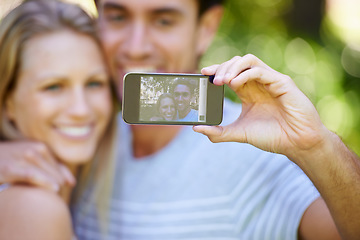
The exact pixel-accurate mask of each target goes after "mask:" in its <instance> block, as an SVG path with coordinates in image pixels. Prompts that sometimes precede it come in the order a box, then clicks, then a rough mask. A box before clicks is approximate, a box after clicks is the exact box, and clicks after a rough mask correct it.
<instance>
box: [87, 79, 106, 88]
mask: <svg viewBox="0 0 360 240" xmlns="http://www.w3.org/2000/svg"><path fill="white" fill-rule="evenodd" d="M87 86H88V87H90V88H100V87H103V86H104V82H102V81H91V82H88V83H87Z"/></svg>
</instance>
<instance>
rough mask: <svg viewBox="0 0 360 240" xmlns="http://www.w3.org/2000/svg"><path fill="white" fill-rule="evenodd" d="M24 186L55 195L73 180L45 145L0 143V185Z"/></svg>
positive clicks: (35, 143) (72, 182) (27, 142)
mask: <svg viewBox="0 0 360 240" xmlns="http://www.w3.org/2000/svg"><path fill="white" fill-rule="evenodd" d="M19 182H22V183H28V184H31V185H35V186H39V187H43V188H46V189H50V190H53V191H57V190H58V189H59V188H60V186H61V185H63V184H65V183H67V184H68V185H71V186H73V185H74V184H75V179H74V177H73V176H72V174H71V173H70V171H69V170H68V169H67V168H66V167H65V166H64V165H62V164H60V163H58V162H57V161H56V159H55V158H54V157H53V156H52V154H51V152H50V150H49V149H48V148H47V146H46V145H45V144H42V143H39V142H31V141H23V142H1V143H0V184H1V183H19Z"/></svg>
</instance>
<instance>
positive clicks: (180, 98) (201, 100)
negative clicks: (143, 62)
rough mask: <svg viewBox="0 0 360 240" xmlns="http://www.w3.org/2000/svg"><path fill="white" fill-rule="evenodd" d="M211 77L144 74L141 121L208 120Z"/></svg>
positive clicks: (141, 84) (141, 90)
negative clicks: (208, 83) (208, 90)
mask: <svg viewBox="0 0 360 240" xmlns="http://www.w3.org/2000/svg"><path fill="white" fill-rule="evenodd" d="M207 82H208V78H205V77H204V78H198V77H197V78H195V77H194V78H191V77H186V78H185V77H177V78H173V77H169V76H142V77H141V83H140V108H139V120H140V121H184V122H205V121H206V99H207Z"/></svg>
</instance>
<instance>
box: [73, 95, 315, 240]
mask: <svg viewBox="0 0 360 240" xmlns="http://www.w3.org/2000/svg"><path fill="white" fill-rule="evenodd" d="M240 110H241V106H240V105H238V104H233V103H230V102H228V101H226V102H225V107H224V124H228V123H230V122H232V121H233V120H234V119H235V118H237V117H238V116H239V114H240ZM119 122H120V123H119V124H120V125H121V127H120V133H119V144H118V146H119V149H118V150H119V153H118V158H117V160H118V161H117V167H116V169H115V171H116V176H115V179H114V180H115V184H114V189H113V196H112V200H111V203H110V206H109V207H110V211H109V212H110V215H109V222H110V224H109V235H108V236H107V237H105V236H104V235H102V234H103V233H101V230H100V227H99V225H100V224H99V222H98V218H97V212H96V210H95V207H94V205H93V203H92V202H91V201H89V199H88V194H89V192H90V191H88V192H87V193H85V194H84V195H83V197H82V199H81V200H80V202H79V203H78V204H77V205H76V206H73V208H72V211H73V221H74V229H75V232H76V234H77V236H78V238H79V240H85V239H88V240H90V239H147V240H149V239H150V240H158V239H159V240H160V239H167V240H168V239H187V240H195V239H211V240H215V239H219V240H220V239H229V240H230V239H234V240H235V239H243V240H266V239H274V240H281V239H284V240H291V239H297V229H298V226H299V223H300V220H301V217H302V215H303V213H304V211H305V210H306V209H307V208H308V206H309V205H310V204H311V203H312V202H313V201H314V200H315V199H316V198H318V197H319V193H318V192H317V190H316V189H315V187H314V186H313V184H312V183H311V181H310V180H309V179H308V178H307V177H306V175H305V174H304V173H303V172H302V171H301V169H299V168H298V167H297V166H296V165H295V164H294V163H292V162H291V161H289V160H288V159H287V158H286V157H285V156H283V155H278V154H273V153H268V152H264V151H262V150H259V149H257V148H255V147H253V146H251V145H249V144H240V143H216V144H215V143H211V142H210V141H209V140H208V139H207V137H205V136H203V135H201V134H199V133H195V132H193V131H192V129H191V127H184V128H183V130H182V131H181V132H180V133H179V134H178V136H177V137H176V138H175V139H173V141H172V142H170V143H169V144H168V145H167V146H166V147H165V148H163V149H162V150H161V151H159V152H157V153H156V154H153V155H150V156H147V157H144V158H141V159H135V158H134V157H133V156H132V135H131V131H130V128H129V126H128V125H126V124H125V123H123V121H122V120H121V119H119Z"/></svg>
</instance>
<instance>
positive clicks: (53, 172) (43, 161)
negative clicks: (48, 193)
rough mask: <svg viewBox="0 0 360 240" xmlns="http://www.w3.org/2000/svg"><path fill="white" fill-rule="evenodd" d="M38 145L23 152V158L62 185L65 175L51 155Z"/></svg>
mask: <svg viewBox="0 0 360 240" xmlns="http://www.w3.org/2000/svg"><path fill="white" fill-rule="evenodd" d="M39 146H41V145H38V146H36V147H35V148H32V149H28V150H27V151H26V152H25V153H24V158H25V160H26V161H27V162H28V163H30V164H33V166H35V167H38V168H39V171H43V172H44V174H47V175H50V176H52V178H53V179H54V180H55V181H56V183H57V184H58V185H63V184H64V183H65V177H64V176H63V175H62V172H61V171H60V169H59V167H58V164H57V163H56V162H55V161H54V160H53V159H51V158H52V156H50V155H49V154H48V153H47V150H44V149H43V148H42V147H39Z"/></svg>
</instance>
